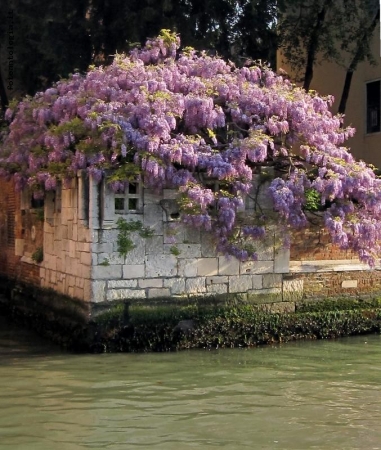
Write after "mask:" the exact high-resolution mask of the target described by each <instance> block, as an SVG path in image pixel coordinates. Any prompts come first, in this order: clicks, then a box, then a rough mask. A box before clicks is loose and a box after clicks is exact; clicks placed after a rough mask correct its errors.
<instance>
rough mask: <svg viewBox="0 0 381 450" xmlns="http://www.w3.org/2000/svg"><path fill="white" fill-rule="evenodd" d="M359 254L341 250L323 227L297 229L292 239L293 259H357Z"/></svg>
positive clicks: (291, 254)
mask: <svg viewBox="0 0 381 450" xmlns="http://www.w3.org/2000/svg"><path fill="white" fill-rule="evenodd" d="M357 258H358V257H357V255H356V254H355V253H353V252H351V251H348V250H341V249H340V248H338V247H337V246H335V245H333V244H332V243H331V242H330V238H329V236H328V233H327V231H325V230H323V229H321V228H317V227H315V228H313V229H311V230H303V231H295V232H293V235H292V239H291V252H290V259H291V261H315V260H345V259H357Z"/></svg>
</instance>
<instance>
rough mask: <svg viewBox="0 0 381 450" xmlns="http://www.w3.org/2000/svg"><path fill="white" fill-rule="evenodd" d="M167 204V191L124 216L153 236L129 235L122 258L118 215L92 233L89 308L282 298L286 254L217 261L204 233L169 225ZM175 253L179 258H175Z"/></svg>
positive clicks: (265, 252) (267, 252)
mask: <svg viewBox="0 0 381 450" xmlns="http://www.w3.org/2000/svg"><path fill="white" fill-rule="evenodd" d="M109 195H112V194H111V193H109ZM171 198H173V191H170V190H165V191H164V192H163V194H162V195H158V194H155V193H153V192H150V191H145V192H144V201H143V205H144V206H143V208H142V210H141V212H140V214H126V215H123V216H122V217H123V218H124V219H125V220H127V221H130V220H139V221H141V222H142V223H143V224H144V226H146V227H149V228H150V229H151V230H152V231H153V236H152V237H148V238H143V237H141V236H139V234H138V233H136V232H134V233H131V234H130V236H131V239H132V241H133V242H134V245H135V248H134V249H133V250H131V251H130V252H128V253H127V255H126V256H125V257H123V256H121V255H120V254H119V253H118V248H117V238H118V233H119V231H118V229H117V225H116V221H117V219H118V217H120V215H119V214H114V216H113V217H110V215H108V217H107V218H106V219H107V220H105V221H104V223H105V225H104V226H102V223H101V224H100V227H99V228H98V229H94V230H93V240H92V243H91V253H92V268H91V278H92V297H91V300H92V301H93V302H104V301H113V300H122V299H153V298H159V297H161V298H165V297H167V298H169V297H185V296H214V295H218V294H239V293H251V294H259V295H260V294H268V293H270V294H274V293H276V294H279V295H280V296H281V290H282V289H281V288H282V275H281V274H282V273H287V272H288V261H289V253H288V251H283V250H279V249H278V250H277V251H275V249H274V245H267V246H263V248H262V249H260V252H259V257H258V260H257V261H250V262H239V261H238V260H237V259H235V258H234V257H231V258H227V257H225V256H221V255H217V254H216V252H215V250H214V245H213V242H212V241H211V239H210V237H209V235H208V234H207V233H201V232H200V231H199V230H194V229H187V228H184V227H183V226H182V225H180V223H179V222H175V221H171V220H170V218H169V217H168V209H169V207H168V205H167V204H165V203H163V200H166V199H171ZM107 204H108V205H110V202H107ZM163 205H164V206H165V207H163ZM108 208H109V206H108ZM108 214H110V213H109V212H108ZM90 215H91V216H94V217H96V216H97V215H96V214H94V213H90ZM100 215H101V216H102V213H101V214H100ZM174 224H175V226H176V227H177V233H176V236H175V238H176V244H173V243H172V242H171V232H170V228H171V227H172V226H173V225H174ZM174 247H176V253H177V252H178V253H179V254H174V253H175V252H174ZM275 273H276V274H275ZM279 295H278V297H279Z"/></svg>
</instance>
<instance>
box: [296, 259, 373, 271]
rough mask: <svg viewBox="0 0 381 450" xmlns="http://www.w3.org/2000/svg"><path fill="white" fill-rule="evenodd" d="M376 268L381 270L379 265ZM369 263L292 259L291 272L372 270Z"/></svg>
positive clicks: (352, 260)
mask: <svg viewBox="0 0 381 450" xmlns="http://www.w3.org/2000/svg"><path fill="white" fill-rule="evenodd" d="M375 269H376V270H381V266H380V265H378V266H376V268H375ZM371 270H374V269H371V268H370V267H369V266H368V265H367V264H363V263H361V262H360V261H359V260H356V259H344V260H332V261H330V260H316V261H290V273H311V272H348V271H371Z"/></svg>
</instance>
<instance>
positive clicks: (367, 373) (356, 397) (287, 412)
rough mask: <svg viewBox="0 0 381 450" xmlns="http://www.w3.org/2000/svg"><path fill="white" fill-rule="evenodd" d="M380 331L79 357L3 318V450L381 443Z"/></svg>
mask: <svg viewBox="0 0 381 450" xmlns="http://www.w3.org/2000/svg"><path fill="white" fill-rule="evenodd" d="M380 384H381V337H380V336H378V335H371V336H361V337H352V338H347V339H340V340H336V341H317V342H297V343H289V344H285V345H280V346H268V347H262V348H256V349H251V350H245V349H233V350H218V351H206V350H205V351H203V350H200V351H184V352H178V353H162V354H101V355H73V354H69V353H65V352H63V351H61V350H60V349H59V348H57V347H54V346H52V345H51V344H48V343H46V341H43V340H41V339H40V338H38V337H36V336H35V335H34V334H32V333H30V332H27V331H25V330H23V329H20V328H19V327H17V326H15V325H12V324H10V323H9V321H8V320H7V319H6V318H0V387H1V397H0V450H82V449H108V450H130V449H143V450H144V449H152V450H186V449H203V450H209V449H210V450H212V449H226V450H241V449H242V450H243V449H250V450H256V449H282V450H285V449H290V450H291V449H292V450H294V449H300V450H306V449H319V450H324V449H329V450H338V449H340V450H349V449H351V450H352V449H361V450H365V449H366V450H369V449H374V450H375V449H381V387H380Z"/></svg>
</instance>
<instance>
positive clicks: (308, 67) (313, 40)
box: [303, 0, 333, 91]
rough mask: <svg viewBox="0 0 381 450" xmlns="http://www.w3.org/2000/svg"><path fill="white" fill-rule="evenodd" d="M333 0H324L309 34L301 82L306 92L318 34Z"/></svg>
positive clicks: (310, 79)
mask: <svg viewBox="0 0 381 450" xmlns="http://www.w3.org/2000/svg"><path fill="white" fill-rule="evenodd" d="M332 1H333V0H326V1H325V2H324V5H323V7H322V9H321V11H320V12H319V14H318V15H317V21H316V24H315V26H314V29H313V30H312V33H311V38H310V41H309V43H308V50H307V64H306V71H305V74H304V82H303V88H304V89H305V90H306V91H308V90H309V88H310V84H311V81H312V77H313V75H314V64H315V59H316V53H317V51H318V48H319V33H320V30H321V27H322V25H323V23H324V20H325V16H326V14H327V11H328V8H329V7H330V5H331V4H332Z"/></svg>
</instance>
